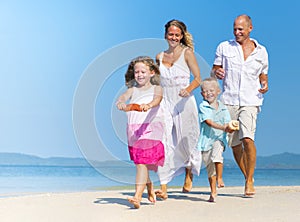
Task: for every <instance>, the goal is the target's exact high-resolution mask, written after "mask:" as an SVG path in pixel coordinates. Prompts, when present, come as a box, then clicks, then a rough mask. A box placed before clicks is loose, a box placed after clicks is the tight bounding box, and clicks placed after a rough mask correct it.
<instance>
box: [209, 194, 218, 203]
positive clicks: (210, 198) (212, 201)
mask: <svg viewBox="0 0 300 222" xmlns="http://www.w3.org/2000/svg"><path fill="white" fill-rule="evenodd" d="M216 197H217V194H210V196H209V199H208V200H207V201H208V202H210V203H215V202H216Z"/></svg>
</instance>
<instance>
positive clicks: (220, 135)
mask: <svg viewBox="0 0 300 222" xmlns="http://www.w3.org/2000/svg"><path fill="white" fill-rule="evenodd" d="M217 102H218V104H219V106H218V110H216V109H214V108H213V107H211V106H210V104H209V103H208V102H207V101H205V100H204V101H203V102H201V103H200V105H199V120H200V136H199V140H198V146H197V147H198V149H199V150H201V151H208V150H210V149H212V145H213V143H214V142H215V141H217V140H220V141H222V142H223V143H224V146H225V147H226V146H227V142H228V136H227V133H226V132H224V131H223V130H219V129H214V128H212V127H210V126H208V125H207V124H206V123H205V122H204V121H205V120H208V119H210V120H212V121H214V122H215V123H218V124H220V125H224V124H226V123H229V121H230V120H231V118H230V114H229V111H228V109H227V108H226V106H225V105H224V104H223V103H222V102H221V101H219V100H218V101H217Z"/></svg>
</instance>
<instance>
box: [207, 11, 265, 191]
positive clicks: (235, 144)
mask: <svg viewBox="0 0 300 222" xmlns="http://www.w3.org/2000/svg"><path fill="white" fill-rule="evenodd" d="M252 30H253V26H252V21H251V18H250V17H249V16H248V15H240V16H238V17H237V18H236V19H235V20H234V25H233V34H234V36H235V40H230V41H225V42H222V43H220V44H219V46H218V47H217V50H216V55H215V61H214V65H213V68H212V72H211V75H212V76H214V77H217V78H218V79H220V80H222V81H223V93H222V95H221V101H222V102H223V103H224V104H225V105H226V106H227V108H228V109H229V112H230V115H231V118H232V119H237V120H239V121H240V130H239V131H237V132H234V133H232V134H230V137H231V138H230V140H229V145H230V146H231V147H232V151H233V155H234V158H235V160H236V162H237V164H238V166H239V167H240V169H241V171H242V173H243V174H244V176H245V195H246V196H249V195H254V194H255V189H254V179H253V175H254V169H255V164H256V147H255V144H254V135H255V130H256V117H257V114H258V113H259V111H260V107H261V105H262V103H263V94H264V93H266V92H267V91H268V76H267V72H268V53H267V51H266V49H265V47H264V46H262V45H260V44H259V43H258V42H257V41H256V40H255V39H252V38H250V33H251V31H252Z"/></svg>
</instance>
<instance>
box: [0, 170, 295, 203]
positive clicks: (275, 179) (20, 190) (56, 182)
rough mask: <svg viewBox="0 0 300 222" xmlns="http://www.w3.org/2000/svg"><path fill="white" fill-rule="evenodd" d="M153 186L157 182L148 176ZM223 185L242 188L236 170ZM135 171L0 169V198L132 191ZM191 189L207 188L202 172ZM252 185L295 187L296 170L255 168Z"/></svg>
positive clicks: (178, 182)
mask: <svg viewBox="0 0 300 222" xmlns="http://www.w3.org/2000/svg"><path fill="white" fill-rule="evenodd" d="M151 179H152V180H153V181H154V184H155V186H159V182H158V179H157V176H156V174H155V173H151ZM183 179H184V175H183V174H182V175H179V176H177V177H176V178H175V179H174V180H173V181H172V182H170V183H169V186H179V187H181V186H182V184H183ZM223 179H224V182H225V185H226V186H244V179H243V176H242V174H241V172H240V171H239V169H237V168H225V169H224V173H223ZM134 181H135V168H134V167H128V168H124V167H123V168H118V167H105V168H101V169H94V168H93V167H88V166H87V167H77V166H76V167H73V166H72V167H67V166H0V197H6V196H11V195H22V194H26V193H41V192H43V193H44V192H49V193H51V192H78V191H96V190H107V189H113V188H118V187H125V186H126V187H129V188H132V189H133V188H134ZM193 184H194V186H200V187H201V186H208V185H209V184H208V180H207V174H206V170H205V169H202V170H201V173H200V176H195V177H194V182H193ZM255 185H256V186H299V185H300V169H256V171H255Z"/></svg>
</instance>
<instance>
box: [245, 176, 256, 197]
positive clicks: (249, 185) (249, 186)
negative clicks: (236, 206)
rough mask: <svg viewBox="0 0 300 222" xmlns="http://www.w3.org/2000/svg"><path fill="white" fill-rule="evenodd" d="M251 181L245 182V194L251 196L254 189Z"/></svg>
mask: <svg viewBox="0 0 300 222" xmlns="http://www.w3.org/2000/svg"><path fill="white" fill-rule="evenodd" d="M253 181H254V180H252V182H247V181H246V183H245V196H253V195H254V194H255V189H254V184H253Z"/></svg>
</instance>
